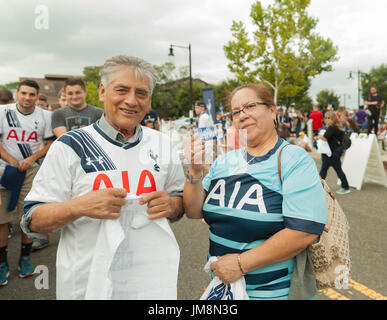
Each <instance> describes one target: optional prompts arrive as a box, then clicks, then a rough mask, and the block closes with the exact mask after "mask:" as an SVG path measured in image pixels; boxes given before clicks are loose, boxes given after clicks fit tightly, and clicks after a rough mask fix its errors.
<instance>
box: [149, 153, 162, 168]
mask: <svg viewBox="0 0 387 320" xmlns="http://www.w3.org/2000/svg"><path fill="white" fill-rule="evenodd" d="M149 157H150V158H151V159H152V160H153V161H154V162H155V165H154V166H153V169H154V170H155V171H157V172H160V166H159V165H158V163H157V158H158V157H159V155H158V154H154V153H153V151H152V150H149Z"/></svg>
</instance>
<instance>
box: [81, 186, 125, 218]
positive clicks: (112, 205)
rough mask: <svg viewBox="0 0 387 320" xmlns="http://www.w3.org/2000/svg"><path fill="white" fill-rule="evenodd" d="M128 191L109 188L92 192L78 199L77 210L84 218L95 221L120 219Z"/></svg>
mask: <svg viewBox="0 0 387 320" xmlns="http://www.w3.org/2000/svg"><path fill="white" fill-rule="evenodd" d="M126 194H127V191H126V190H125V189H122V188H108V189H102V190H97V191H90V192H89V193H87V194H85V195H84V196H81V197H78V198H76V199H77V202H78V203H76V206H75V208H74V209H75V210H77V208H78V209H79V211H80V213H81V214H82V216H87V217H90V218H95V219H118V218H119V217H120V216H121V213H120V212H121V207H122V206H124V205H125V204H126V200H125V197H126Z"/></svg>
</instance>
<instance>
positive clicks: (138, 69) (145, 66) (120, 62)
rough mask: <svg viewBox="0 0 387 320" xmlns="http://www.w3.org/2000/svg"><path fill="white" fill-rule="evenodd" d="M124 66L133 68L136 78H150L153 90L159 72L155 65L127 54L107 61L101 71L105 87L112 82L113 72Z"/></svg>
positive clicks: (151, 89) (150, 86)
mask: <svg viewBox="0 0 387 320" xmlns="http://www.w3.org/2000/svg"><path fill="white" fill-rule="evenodd" d="M122 66H127V67H128V68H130V69H132V70H133V71H134V74H135V77H136V78H139V77H141V78H144V77H146V78H147V79H148V80H149V89H150V91H151V92H152V91H153V88H154V87H155V85H156V82H157V74H156V71H155V69H154V68H153V66H152V65H151V64H150V63H149V62H146V61H145V60H143V59H140V58H137V57H131V56H126V55H120V56H115V57H112V58H109V59H107V60H106V61H105V63H104V65H103V66H102V69H101V71H100V73H99V74H100V76H101V83H102V84H103V86H104V87H105V88H106V87H107V86H108V84H109V83H110V82H111V80H112V75H113V73H114V72H115V71H116V70H117V69H119V68H120V67H122Z"/></svg>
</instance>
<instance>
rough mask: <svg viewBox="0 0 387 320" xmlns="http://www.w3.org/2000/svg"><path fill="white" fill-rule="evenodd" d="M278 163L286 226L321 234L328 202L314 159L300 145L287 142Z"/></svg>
mask: <svg viewBox="0 0 387 320" xmlns="http://www.w3.org/2000/svg"><path fill="white" fill-rule="evenodd" d="M281 167H282V170H283V175H282V181H283V183H282V196H283V203H282V212H283V218H284V224H285V227H286V228H289V229H293V230H298V231H303V232H307V233H311V234H317V235H320V234H321V233H322V232H323V230H324V226H325V223H326V219H327V206H326V200H325V191H324V189H323V187H322V184H321V181H320V178H319V175H318V172H317V167H316V163H315V161H314V160H313V159H312V157H311V156H310V155H309V154H308V153H307V152H306V151H305V150H303V149H302V148H300V147H298V146H287V147H286V148H285V149H284V150H283V152H282V156H281Z"/></svg>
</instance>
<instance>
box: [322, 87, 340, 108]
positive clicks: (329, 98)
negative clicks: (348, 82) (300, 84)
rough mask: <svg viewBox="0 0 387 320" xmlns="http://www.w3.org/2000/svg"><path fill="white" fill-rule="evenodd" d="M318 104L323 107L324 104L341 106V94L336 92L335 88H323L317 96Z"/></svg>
mask: <svg viewBox="0 0 387 320" xmlns="http://www.w3.org/2000/svg"><path fill="white" fill-rule="evenodd" d="M316 100H317V106H318V107H319V108H320V109H321V108H322V107H324V106H327V105H329V104H332V102H333V105H334V107H335V108H337V107H338V106H339V102H340V95H338V94H336V93H335V91H334V90H321V91H320V92H319V93H318V94H317V96H316Z"/></svg>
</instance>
